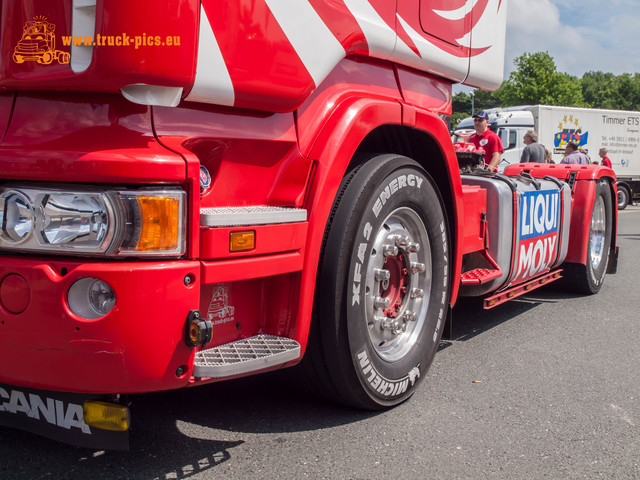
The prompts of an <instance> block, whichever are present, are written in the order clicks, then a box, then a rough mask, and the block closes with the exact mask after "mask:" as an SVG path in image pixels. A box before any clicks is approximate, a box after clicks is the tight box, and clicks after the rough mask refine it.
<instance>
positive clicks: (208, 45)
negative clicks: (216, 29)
mask: <svg viewBox="0 0 640 480" xmlns="http://www.w3.org/2000/svg"><path fill="white" fill-rule="evenodd" d="M185 100H188V101H191V102H204V103H215V104H218V105H229V106H231V105H233V103H234V101H235V93H234V91H233V83H232V82H231V77H230V76H229V70H227V66H226V64H225V63H224V58H223V57H222V52H221V51H220V46H219V45H218V42H217V41H216V37H215V35H214V34H213V30H212V29H211V24H210V23H209V19H208V18H207V14H206V13H205V11H204V7H203V6H200V32H199V35H198V61H197V63H196V78H195V81H194V83H193V88H192V89H191V92H189V95H188V96H187V98H186V99H185Z"/></svg>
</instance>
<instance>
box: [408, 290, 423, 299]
mask: <svg viewBox="0 0 640 480" xmlns="http://www.w3.org/2000/svg"><path fill="white" fill-rule="evenodd" d="M409 295H411V298H422V297H424V290H423V289H421V288H412V289H411V293H410V294H409Z"/></svg>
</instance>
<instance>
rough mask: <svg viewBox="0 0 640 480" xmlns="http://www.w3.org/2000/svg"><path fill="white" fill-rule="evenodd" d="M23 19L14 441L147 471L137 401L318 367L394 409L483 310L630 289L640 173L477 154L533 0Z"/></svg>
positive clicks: (1, 116) (1, 342) (3, 113)
mask: <svg viewBox="0 0 640 480" xmlns="http://www.w3.org/2000/svg"><path fill="white" fill-rule="evenodd" d="M0 3H1V5H2V9H1V11H0V15H1V16H0V42H1V43H0V52H1V57H0V140H1V141H0V254H1V255H0V424H2V425H5V426H9V427H15V428H20V429H24V430H28V431H32V432H36V433H38V434H41V435H45V436H48V437H51V438H55V439H58V440H60V441H64V442H69V443H73V444H77V445H81V446H85V447H90V448H126V446H127V443H128V437H127V433H128V430H129V421H130V419H129V411H128V403H127V402H128V400H127V398H128V397H127V396H128V395H131V394H136V393H142V392H153V391H162V390H169V389H176V388H183V387H191V386H197V385H202V384H205V383H208V382H214V381H220V380H224V379H229V378H237V377H240V376H245V375H249V374H254V373H257V372H264V371H269V370H274V369H278V368H282V367H286V366H292V365H295V364H298V363H302V367H303V368H301V371H303V372H306V374H307V375H309V376H310V378H311V379H312V383H314V384H315V385H318V386H319V388H321V389H322V390H323V391H324V392H326V393H327V394H328V395H330V396H332V397H333V398H335V399H337V400H339V401H342V402H344V403H347V404H351V405H355V406H357V407H361V408H366V409H380V408H386V407H391V406H393V405H396V404H398V403H400V402H402V401H404V400H406V399H407V398H408V397H410V396H411V394H412V393H413V392H414V391H415V389H416V387H417V386H418V384H419V383H420V381H421V380H423V379H424V377H425V374H426V372H427V370H428V368H429V366H430V364H431V362H432V360H433V357H434V355H435V352H436V350H437V348H438V344H439V341H440V338H441V335H442V332H443V329H444V327H445V323H446V322H447V321H451V310H452V306H453V305H454V303H455V301H456V298H457V297H459V296H461V295H465V296H478V297H483V298H484V304H485V307H487V308H490V307H492V306H495V305H498V304H500V303H502V302H504V301H507V300H509V299H511V298H515V297H517V296H518V295H521V294H523V293H526V292H528V291H530V290H531V289H534V288H537V287H538V286H540V285H543V284H545V283H547V282H550V281H554V280H557V279H560V278H562V280H563V281H566V283H567V284H568V285H569V286H571V287H573V288H575V289H577V290H579V291H582V292H585V293H596V292H597V291H598V290H599V289H600V287H601V285H602V282H603V280H604V277H605V273H614V272H615V267H616V263H617V254H618V249H617V246H616V225H617V216H616V215H617V213H616V210H615V208H614V205H615V202H612V198H616V188H615V175H614V173H613V171H612V170H610V169H607V168H603V167H598V166H591V165H589V166H573V165H572V166H565V165H534V164H523V165H514V166H511V167H509V168H508V169H507V171H506V172H504V174H495V173H489V172H486V171H484V170H483V169H482V168H481V164H480V163H479V161H478V158H477V157H478V155H477V153H476V152H468V151H461V152H456V149H454V146H453V145H452V143H451V140H450V136H449V131H448V127H447V120H448V118H449V116H450V115H451V91H452V84H454V83H458V82H459V83H464V84H466V85H471V86H475V87H480V88H486V89H492V88H496V87H497V86H498V85H499V84H500V82H501V80H502V72H503V56H504V42H505V23H506V8H507V5H506V4H507V2H506V0H473V1H472V0H397V1H388V0H232V1H230V0H224V1H222V0H165V1H163V2H157V1H151V0H138V1H136V2H125V1H123V0H113V1H109V2H107V1H104V0H56V1H51V0H24V1H20V2H15V1H9V0H2V1H1V2H0ZM34 21H36V22H45V21H46V22H48V24H50V25H51V26H52V27H51V29H52V31H54V32H55V35H56V36H57V39H56V46H57V47H56V48H58V49H60V50H61V51H62V52H63V53H65V52H66V53H68V54H69V62H68V63H64V62H50V63H44V64H43V63H42V62H38V61H37V60H36V58H35V57H33V58H31V57H29V56H28V55H22V54H20V55H21V56H20V58H19V59H20V60H21V62H17V61H15V59H14V54H15V52H16V48H18V45H20V47H19V48H20V49H22V50H24V48H26V47H25V45H26V44H25V43H24V41H23V40H22V39H21V38H22V34H23V31H24V26H25V25H27V24H28V22H34ZM54 27H55V30H53V29H54ZM22 50H20V51H21V52H22ZM30 58H31V59H30ZM461 150H464V148H463V149H461ZM457 153H458V154H457Z"/></svg>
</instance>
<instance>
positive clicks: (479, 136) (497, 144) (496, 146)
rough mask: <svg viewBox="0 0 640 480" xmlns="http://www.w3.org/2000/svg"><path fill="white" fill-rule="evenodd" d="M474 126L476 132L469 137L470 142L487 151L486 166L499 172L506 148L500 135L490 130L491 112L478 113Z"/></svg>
mask: <svg viewBox="0 0 640 480" xmlns="http://www.w3.org/2000/svg"><path fill="white" fill-rule="evenodd" d="M473 128H474V129H475V131H476V133H474V134H473V135H471V137H469V142H470V143H473V144H474V145H475V147H476V148H480V147H482V149H483V150H484V152H485V157H484V164H485V167H486V168H487V169H488V170H490V171H492V172H497V171H498V164H499V163H500V160H501V159H502V152H503V151H504V148H503V147H502V140H500V137H498V135H496V134H495V133H494V132H492V131H491V130H489V114H488V113H487V112H484V111H482V112H478V113H476V114H475V115H474V116H473Z"/></svg>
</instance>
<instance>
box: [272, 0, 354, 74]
mask: <svg viewBox="0 0 640 480" xmlns="http://www.w3.org/2000/svg"><path fill="white" fill-rule="evenodd" d="M265 2H266V4H267V6H268V7H269V9H270V10H271V13H273V16H274V17H275V18H276V20H277V22H278V24H280V28H282V30H283V31H284V34H285V35H286V36H287V38H288V39H289V42H291V45H292V46H293V48H294V49H295V51H296V53H297V54H298V56H299V57H300V60H301V61H302V63H303V64H304V66H305V68H306V69H307V71H308V72H309V75H311V78H313V81H314V82H315V84H316V86H317V85H319V84H320V83H321V82H322V80H324V79H325V78H326V77H327V75H329V73H330V72H331V70H333V68H334V67H335V66H336V65H337V64H338V62H339V61H340V60H342V59H343V58H344V56H345V50H344V48H343V47H342V45H341V44H340V42H338V40H337V39H336V37H334V36H333V33H331V30H329V28H328V27H327V26H326V25H325V24H324V22H323V21H322V19H321V18H320V17H319V16H318V14H317V12H316V11H315V10H314V9H313V7H312V6H311V4H309V2H308V1H307V0H265Z"/></svg>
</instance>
